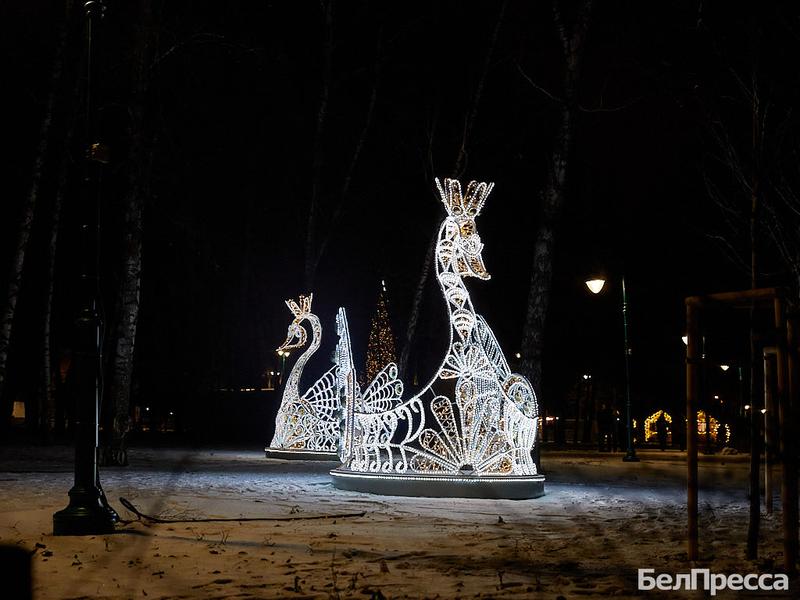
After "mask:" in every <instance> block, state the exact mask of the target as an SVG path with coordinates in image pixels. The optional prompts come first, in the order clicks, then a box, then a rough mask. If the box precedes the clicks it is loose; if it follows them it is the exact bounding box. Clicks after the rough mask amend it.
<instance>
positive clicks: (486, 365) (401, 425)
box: [331, 179, 544, 498]
mask: <svg viewBox="0 0 800 600" xmlns="http://www.w3.org/2000/svg"><path fill="white" fill-rule="evenodd" d="M436 185H437V187H438V189H439V193H440V195H441V198H442V202H443V203H444V206H445V208H446V210H447V216H446V218H445V219H444V222H443V223H442V225H441V228H440V230H439V237H438V241H437V244H436V277H437V279H438V281H439V286H440V288H441V290H442V294H443V296H444V301H445V304H446V306H447V310H448V313H449V316H450V327H449V336H450V343H449V346H448V349H447V352H446V354H445V356H444V359H443V360H442V364H441V365H440V367H439V369H438V371H437V372H436V374H435V376H434V377H433V379H432V380H431V381H430V383H428V385H427V386H425V387H424V388H423V389H422V391H420V392H419V393H418V394H416V395H415V396H413V397H412V398H410V399H408V400H402V399H401V396H402V393H403V384H402V383H401V382H400V381H399V380H398V379H397V366H396V365H394V364H393V363H390V364H389V365H387V366H386V367H385V368H384V369H383V371H381V372H380V373H379V374H378V376H377V377H376V378H375V380H374V381H373V382H372V383H370V384H369V385H368V386H367V387H366V388H365V389H364V391H363V393H362V392H360V390H359V389H358V387H357V385H356V384H355V373H354V369H353V366H352V356H351V354H350V348H349V335H348V334H347V320H346V318H345V316H344V311H343V310H341V309H340V313H339V316H338V318H337V326H338V333H339V338H340V341H339V348H338V350H337V365H338V371H337V386H338V388H339V394H340V396H341V398H342V401H343V406H344V409H345V410H344V423H343V426H342V445H341V459H342V463H343V464H342V466H341V467H340V468H338V469H334V470H333V471H331V475H332V477H333V481H334V485H336V487H339V488H342V489H351V490H357V491H367V492H374V493H382V494H393V495H414V496H461V497H464V496H466V497H490V498H533V497H536V496H540V495H542V494H543V493H544V477H543V476H542V475H540V474H538V473H537V470H536V464H535V463H534V461H533V459H532V456H531V453H532V451H533V449H534V445H535V443H536V434H537V430H538V420H539V409H538V405H537V401H536V394H535V393H534V391H533V388H532V387H531V384H530V383H529V382H528V380H527V379H525V378H524V377H523V376H521V375H518V374H516V373H512V372H511V370H510V369H509V367H508V363H507V362H506V359H505V357H504V355H503V352H502V350H501V349H500V346H499V344H498V343H497V340H496V339H495V336H494V334H493V333H492V330H491V329H490V328H489V326H488V325H487V324H486V321H485V320H484V319H483V317H482V316H481V315H479V314H477V313H476V312H475V309H474V307H473V305H472V301H471V299H470V295H469V292H468V291H467V288H466V286H465V285H464V278H465V277H477V278H479V279H483V280H487V279H489V273H487V271H486V268H485V266H484V263H483V258H482V256H481V251H482V250H483V244H482V243H481V239H480V237H479V235H478V232H477V230H476V227H475V217H477V216H478V214H479V213H480V211H481V208H482V207H483V204H484V202H485V201H486V198H487V196H488V195H489V192H490V191H491V189H492V187H493V184H491V183H478V182H475V181H472V182H470V183H469V185H468V186H467V189H466V192H465V193H463V194H462V190H461V185H460V183H459V182H458V181H457V180H454V179H445V181H444V185H442V184H441V183H440V182H439V180H438V179H437V180H436Z"/></svg>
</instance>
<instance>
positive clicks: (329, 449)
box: [267, 294, 340, 458]
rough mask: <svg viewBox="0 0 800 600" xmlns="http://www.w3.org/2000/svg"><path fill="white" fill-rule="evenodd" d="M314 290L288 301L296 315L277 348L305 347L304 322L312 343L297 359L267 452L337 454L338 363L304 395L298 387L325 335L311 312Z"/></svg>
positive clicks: (276, 454)
mask: <svg viewBox="0 0 800 600" xmlns="http://www.w3.org/2000/svg"><path fill="white" fill-rule="evenodd" d="M312 299H313V294H309V295H308V296H300V300H299V302H295V301H294V300H287V301H286V305H287V306H288V307H289V310H290V311H292V315H294V320H293V321H292V322H291V324H290V325H289V330H288V333H287V335H286V341H285V342H284V343H283V345H282V346H281V347H280V348H278V350H277V352H278V353H279V354H280V353H281V352H287V351H288V350H293V349H296V348H302V347H303V346H304V345H305V344H306V341H307V339H308V334H307V332H306V330H305V328H304V327H303V322H308V324H309V325H311V344H310V345H309V347H308V348H307V349H306V351H305V352H303V353H302V354H301V355H300V356H299V357H298V359H297V362H296V363H295V365H294V367H292V370H291V372H290V373H289V377H288V378H287V380H286V387H285V388H284V391H283V398H282V400H281V406H280V408H279V409H278V415H277V417H276V418H275V435H274V437H273V438H272V443H271V444H270V447H269V448H267V454H268V455H270V456H282V457H287V458H291V457H292V454H293V453H294V454H296V455H297V456H298V457H302V458H309V457H314V455H315V454H319V455H320V458H325V457H326V456H325V455H328V456H327V457H328V458H335V457H336V452H337V450H338V445H339V411H340V403H339V395H338V392H337V387H336V365H334V366H333V367H331V368H330V369H328V371H327V372H325V374H324V375H323V376H322V377H320V378H319V379H318V380H317V381H316V383H314V385H312V386H311V387H310V388H309V389H308V390H306V392H305V393H304V394H303V395H302V396H301V395H300V390H299V388H298V386H299V383H300V376H301V375H302V374H303V369H304V368H305V366H306V363H307V362H308V360H309V358H311V356H312V355H313V354H314V353H315V352H316V351H317V349H318V348H319V345H320V341H321V339H322V326H321V324H320V321H319V318H318V317H317V316H316V315H315V314H313V313H312V312H311V301H312Z"/></svg>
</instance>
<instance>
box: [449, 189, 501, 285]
mask: <svg viewBox="0 0 800 600" xmlns="http://www.w3.org/2000/svg"><path fill="white" fill-rule="evenodd" d="M436 187H437V188H439V195H440V196H441V198H442V203H443V204H444V207H445V209H446V210H447V219H446V220H445V228H446V230H447V232H448V234H449V236H448V237H449V238H450V239H451V241H452V244H453V247H452V249H451V253H452V254H451V257H450V259H451V260H452V261H453V265H454V267H455V270H456V272H457V273H458V274H459V275H461V276H462V277H477V278H479V279H489V278H490V277H491V276H490V275H489V272H488V271H487V270H486V266H485V265H484V264H483V256H482V255H481V252H482V251H483V244H482V243H481V237H480V236H479V235H478V229H477V228H476V226H475V217H477V216H478V214H479V213H480V212H481V209H482V208H483V205H484V203H485V202H486V198H487V196H489V192H491V191H492V188H493V187H494V184H493V183H483V182H477V181H470V182H469V183H468V184H467V191H466V193H462V192H461V183H460V182H459V181H458V180H457V179H445V180H444V185H442V184H441V183H440V182H439V179H438V178H437V179H436Z"/></svg>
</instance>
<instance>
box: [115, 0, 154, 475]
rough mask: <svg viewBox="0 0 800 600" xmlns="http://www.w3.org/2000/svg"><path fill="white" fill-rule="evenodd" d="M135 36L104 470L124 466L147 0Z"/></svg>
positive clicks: (135, 307) (137, 259)
mask: <svg viewBox="0 0 800 600" xmlns="http://www.w3.org/2000/svg"><path fill="white" fill-rule="evenodd" d="M141 7H142V11H141V15H142V20H141V23H140V31H139V34H138V43H137V46H138V48H137V50H136V58H135V72H134V82H135V83H134V85H135V88H134V98H133V102H132V106H131V111H130V116H131V122H130V135H131V147H130V154H129V157H128V158H129V163H130V164H129V171H128V190H127V193H126V197H125V201H124V207H125V208H124V210H125V215H124V221H123V249H122V264H121V273H120V277H119V288H118V291H117V302H116V318H115V323H116V327H115V338H114V340H113V341H112V349H111V352H112V356H111V363H110V370H111V385H110V386H109V397H108V402H107V403H106V410H109V411H110V414H109V415H108V418H107V419H106V422H107V423H108V422H109V421H111V439H110V440H108V441H107V445H106V446H105V447H104V448H103V452H102V463H103V464H104V465H118V466H125V465H127V464H128V456H127V446H126V436H127V434H128V431H129V430H130V395H131V377H132V374H133V361H134V356H135V355H134V350H135V344H136V330H137V325H138V322H139V297H140V292H141V283H142V225H143V221H142V213H143V208H144V203H145V199H146V198H147V196H148V194H149V191H150V190H149V186H150V178H151V172H152V161H153V153H154V151H155V136H154V134H153V132H152V128H151V127H150V125H149V123H148V115H147V114H146V107H145V104H146V97H147V92H148V72H147V71H148V65H149V60H150V57H151V55H152V54H151V53H152V50H153V48H152V47H153V45H154V44H155V23H154V20H153V14H152V3H151V0H142V1H141Z"/></svg>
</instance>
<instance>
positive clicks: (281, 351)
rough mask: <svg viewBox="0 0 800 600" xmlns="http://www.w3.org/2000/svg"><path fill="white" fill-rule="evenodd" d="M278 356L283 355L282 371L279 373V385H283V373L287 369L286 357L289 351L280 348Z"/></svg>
mask: <svg viewBox="0 0 800 600" xmlns="http://www.w3.org/2000/svg"><path fill="white" fill-rule="evenodd" d="M278 356H280V357H281V371H280V373H278V385H283V373H284V372H285V371H286V359H287V358H288V357H289V351H288V350H278Z"/></svg>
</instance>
